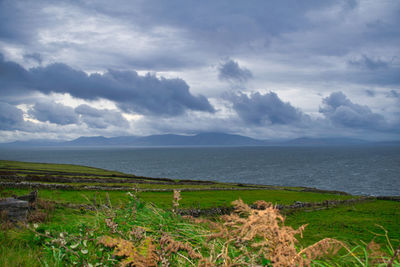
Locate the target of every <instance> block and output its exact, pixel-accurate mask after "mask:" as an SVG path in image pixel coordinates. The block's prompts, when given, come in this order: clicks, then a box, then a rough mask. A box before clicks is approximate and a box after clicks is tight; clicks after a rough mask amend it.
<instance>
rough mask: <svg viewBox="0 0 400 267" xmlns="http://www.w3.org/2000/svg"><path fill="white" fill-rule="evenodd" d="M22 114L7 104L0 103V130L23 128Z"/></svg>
mask: <svg viewBox="0 0 400 267" xmlns="http://www.w3.org/2000/svg"><path fill="white" fill-rule="evenodd" d="M23 124H24V118H23V112H22V110H20V109H19V108H17V107H15V106H13V105H10V104H8V103H4V102H0V130H19V129H21V128H23Z"/></svg>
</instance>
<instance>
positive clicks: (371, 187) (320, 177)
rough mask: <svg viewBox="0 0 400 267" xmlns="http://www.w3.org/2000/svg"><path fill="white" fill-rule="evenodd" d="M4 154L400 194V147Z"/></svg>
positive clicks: (4, 155)
mask: <svg viewBox="0 0 400 267" xmlns="http://www.w3.org/2000/svg"><path fill="white" fill-rule="evenodd" d="M0 159H3V160H18V161H30V162H44V163H69V164H78V165H85V166H92V167H98V168H103V169H108V170H116V171H121V172H125V173H130V174H136V175H140V176H147V177H158V178H160V177H165V178H174V179H196V180H213V181H220V182H233V183H250V184H264V185H279V186H304V187H314V188H319V189H326V190H338V191H344V192H347V193H351V194H355V195H372V196H378V195H379V196H381V195H382V196H399V195H400V147H390V146H382V147H380V146H350V147H336V146H335V147H329V146H328V147H157V148H155V147H148V148H143V147H140V148H137V147H136V148H135V147H122V148H121V147H93V148H88V147H41V148H12V149H11V148H0Z"/></svg>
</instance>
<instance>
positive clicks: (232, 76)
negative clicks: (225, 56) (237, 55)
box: [218, 59, 253, 83]
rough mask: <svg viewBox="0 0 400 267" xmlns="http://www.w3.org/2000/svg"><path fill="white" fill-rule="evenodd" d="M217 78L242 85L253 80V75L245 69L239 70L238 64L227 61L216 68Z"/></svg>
mask: <svg viewBox="0 0 400 267" xmlns="http://www.w3.org/2000/svg"><path fill="white" fill-rule="evenodd" d="M218 71H219V74H218V78H219V79H220V80H225V81H229V82H239V83H244V82H247V81H248V80H249V79H251V78H253V74H252V73H251V71H250V70H248V69H246V68H241V67H240V66H239V64H238V63H237V62H236V61H234V60H232V59H229V60H227V61H226V62H223V63H221V64H220V65H219V67H218Z"/></svg>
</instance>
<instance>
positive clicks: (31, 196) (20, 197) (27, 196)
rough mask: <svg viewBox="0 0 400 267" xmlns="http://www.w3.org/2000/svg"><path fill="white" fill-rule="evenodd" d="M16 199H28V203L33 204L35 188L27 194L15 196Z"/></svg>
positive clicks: (35, 194) (35, 195)
mask: <svg viewBox="0 0 400 267" xmlns="http://www.w3.org/2000/svg"><path fill="white" fill-rule="evenodd" d="M16 199H19V200H25V201H28V202H29V204H33V203H35V202H36V200H37V190H35V191H32V192H30V193H29V194H28V195H23V196H19V197H16Z"/></svg>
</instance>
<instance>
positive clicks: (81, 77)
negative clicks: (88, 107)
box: [0, 57, 215, 116]
mask: <svg viewBox="0 0 400 267" xmlns="http://www.w3.org/2000/svg"><path fill="white" fill-rule="evenodd" d="M0 69H1V70H2V72H1V76H0V90H1V92H2V93H5V94H7V93H11V94H17V93H22V92H23V91H27V90H28V91H29V90H33V91H39V92H42V93H45V94H49V93H54V92H55V93H69V94H70V95H71V96H74V97H77V98H81V99H85V100H96V99H101V98H103V99H108V100H111V101H114V102H115V103H116V104H117V105H118V107H119V108H121V109H122V110H124V111H126V112H133V113H140V114H146V115H157V116H177V115H180V114H183V113H184V112H185V111H186V110H194V111H204V112H211V113H213V112H214V111H215V110H214V108H213V107H212V106H211V104H210V103H209V102H208V100H207V98H206V97H204V96H202V95H197V96H195V95H192V94H191V93H190V91H189V86H188V85H187V83H186V82H185V81H184V80H182V79H178V78H174V79H167V78H163V77H161V78H158V77H156V76H155V75H152V74H149V73H148V74H147V75H144V76H141V75H139V74H138V73H137V72H136V71H118V70H108V71H107V72H105V73H104V74H99V73H94V74H90V75H88V74H86V73H85V72H83V71H80V70H76V69H73V68H71V67H70V66H68V65H65V64H62V63H55V64H51V65H48V66H46V67H36V68H32V69H29V70H28V71H27V70H25V69H24V68H22V67H21V66H20V65H18V64H16V63H14V62H5V61H4V60H3V58H2V57H0Z"/></svg>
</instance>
